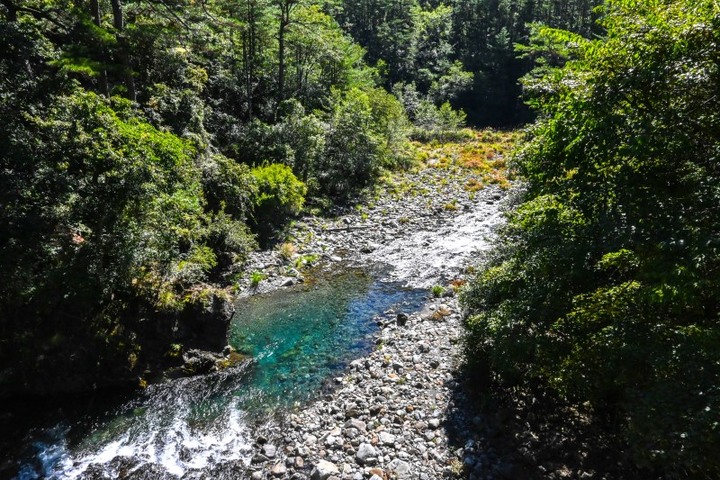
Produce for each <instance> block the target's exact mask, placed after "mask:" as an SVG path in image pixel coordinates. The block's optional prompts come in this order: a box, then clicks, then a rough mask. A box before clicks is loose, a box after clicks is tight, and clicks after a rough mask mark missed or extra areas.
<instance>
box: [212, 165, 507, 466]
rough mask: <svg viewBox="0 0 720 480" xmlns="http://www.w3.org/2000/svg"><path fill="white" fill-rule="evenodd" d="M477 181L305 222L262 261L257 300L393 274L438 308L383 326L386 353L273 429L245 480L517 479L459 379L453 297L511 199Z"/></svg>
mask: <svg viewBox="0 0 720 480" xmlns="http://www.w3.org/2000/svg"><path fill="white" fill-rule="evenodd" d="M471 179H472V175H471V174H469V173H468V172H467V171H449V170H445V169H434V168H427V169H425V170H422V171H420V172H417V173H413V174H406V175H404V176H402V177H399V178H396V179H395V180H394V181H391V182H390V183H388V184H386V185H385V186H384V187H383V188H382V189H381V190H380V191H379V192H378V193H377V194H375V195H374V196H370V197H369V198H368V200H367V201H366V202H365V203H364V204H361V206H359V207H355V208H349V209H345V210H338V211H337V212H336V215H335V216H333V217H332V218H319V217H307V218H303V219H301V220H300V221H299V222H297V223H296V225H295V226H294V228H293V229H292V231H291V233H290V236H289V237H290V239H291V241H290V245H287V244H286V245H285V246H284V247H281V248H278V249H275V250H272V251H266V252H260V253H258V254H256V255H254V256H253V258H252V259H251V261H250V270H254V271H256V272H259V273H261V274H262V276H263V278H264V279H263V280H262V281H260V282H259V283H257V284H255V283H253V282H252V281H251V280H250V279H249V278H248V279H246V280H245V281H244V282H243V283H242V284H241V285H242V287H243V288H244V289H245V292H246V294H254V293H257V292H266V291H269V290H274V289H277V288H284V287H287V286H290V285H292V284H294V283H296V282H302V281H304V278H303V273H302V266H303V265H304V263H314V264H316V265H318V266H319V268H322V267H323V266H329V265H332V264H340V265H347V266H364V267H369V266H373V265H384V266H386V268H385V269H383V270H382V272H383V276H384V278H386V279H387V280H393V281H398V280H399V281H402V282H403V283H405V284H406V285H408V286H413V287H422V288H428V299H427V302H426V303H425V305H424V307H423V308H422V310H420V311H394V310H389V311H386V312H385V313H384V314H383V315H380V316H378V317H376V318H375V319H374V320H375V321H376V322H377V323H378V324H379V325H380V326H381V330H380V332H379V335H378V338H377V341H376V345H377V347H376V349H375V350H374V351H373V352H372V353H370V354H369V355H368V356H366V357H364V358H360V359H357V360H355V361H353V362H352V363H351V364H350V365H349V366H348V367H347V369H346V370H345V372H344V374H343V375H341V376H338V377H336V378H334V379H332V380H331V381H330V382H329V385H328V388H327V389H326V390H325V392H324V393H323V394H322V396H321V398H318V399H317V400H316V401H314V402H312V403H310V404H308V405H301V406H298V408H297V409H296V410H295V411H294V412H291V413H290V414H288V416H287V417H286V418H283V419H281V420H279V423H277V424H276V423H274V422H271V423H270V424H267V425H264V426H263V427H262V428H261V429H260V430H259V433H258V434H257V437H256V439H255V444H254V445H253V454H252V460H251V464H250V466H249V467H246V468H243V469H242V470H243V473H242V475H243V476H246V477H248V478H252V479H256V480H257V479H266V478H290V479H305V478H310V479H313V480H328V479H330V480H338V479H344V480H350V479H352V480H361V479H372V480H387V479H392V478H407V479H436V478H460V477H462V478H472V479H475V478H477V479H480V478H515V477H516V474H517V473H518V472H517V471H516V470H515V468H514V467H513V466H512V464H508V463H506V462H503V461H501V460H500V459H499V458H498V456H497V455H496V454H495V453H494V452H493V449H492V448H491V447H490V446H489V444H487V443H486V440H485V438H484V437H483V435H482V434H480V433H478V432H487V431H488V430H487V428H484V427H485V423H486V422H485V420H484V419H483V418H482V417H481V416H476V415H474V414H473V413H472V408H471V405H470V402H469V401H468V398H467V394H466V392H465V391H464V388H463V384H462V381H461V379H460V377H459V372H458V370H459V366H460V364H461V361H462V358H461V357H462V344H461V337H462V324H461V313H460V311H459V306H458V302H457V299H456V298H455V292H454V288H453V287H457V286H459V285H461V284H462V283H463V281H464V276H465V272H466V268H467V266H468V265H470V264H471V263H472V262H473V259H475V258H476V256H477V254H478V252H480V251H482V250H484V249H486V248H487V247H488V245H489V243H488V240H489V238H490V237H491V236H492V234H493V231H494V229H495V228H496V227H497V226H498V225H499V224H500V222H501V221H502V214H501V206H502V204H503V199H504V198H505V197H506V191H505V190H503V189H501V188H499V187H497V186H488V187H486V188H484V189H481V190H477V191H472V190H473V189H469V188H467V185H473V184H474V182H472V181H471ZM335 267H337V265H335ZM430 287H433V288H432V290H431V289H430ZM226 467H227V468H233V469H239V468H240V466H239V465H235V466H234V467H229V466H226ZM235 471H238V470H235ZM218 473H220V472H218Z"/></svg>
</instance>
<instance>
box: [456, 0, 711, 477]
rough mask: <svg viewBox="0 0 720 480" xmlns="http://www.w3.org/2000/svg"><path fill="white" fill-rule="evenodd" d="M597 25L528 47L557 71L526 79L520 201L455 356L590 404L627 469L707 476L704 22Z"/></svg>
mask: <svg viewBox="0 0 720 480" xmlns="http://www.w3.org/2000/svg"><path fill="white" fill-rule="evenodd" d="M603 25H604V26H605V27H606V28H607V36H606V37H605V38H603V39H597V40H592V41H588V40H583V39H582V38H579V37H577V36H576V35H572V34H570V33H566V32H558V31H556V30H549V29H545V28H541V29H540V31H539V35H540V37H541V38H540V39H539V43H540V44H544V45H556V44H558V42H560V44H561V45H560V46H561V47H562V49H564V50H563V51H564V52H566V53H567V52H568V46H572V48H571V49H570V51H569V54H570V55H571V58H568V59H567V60H568V61H567V63H566V65H565V66H564V67H563V68H562V69H560V70H558V69H555V70H553V69H549V70H548V69H547V68H546V69H545V74H543V75H535V76H531V77H529V78H528V79H527V83H526V85H527V88H528V89H529V90H528V92H529V93H532V94H533V95H534V96H535V97H534V98H535V105H537V106H538V107H540V108H541V109H542V118H541V120H540V121H539V122H538V123H537V124H536V125H535V126H534V127H533V130H532V135H533V136H532V139H531V141H530V142H529V143H528V144H527V145H526V146H525V147H524V148H523V149H522V151H521V152H520V153H519V155H518V156H517V157H516V164H517V166H518V167H519V169H520V171H521V173H522V174H523V175H524V176H525V178H526V179H527V190H526V192H525V193H524V196H523V202H524V203H522V205H521V206H519V207H518V208H517V209H516V210H515V211H514V212H513V213H512V214H511V215H510V217H509V222H508V225H507V227H506V228H505V229H504V231H503V233H502V235H501V238H500V242H501V246H500V247H499V248H498V249H497V250H496V252H495V254H494V255H493V256H491V257H490V258H489V259H488V260H487V261H486V263H485V264H484V266H483V267H482V269H481V271H480V273H479V274H478V276H477V277H476V278H475V280H474V281H473V282H471V284H470V285H469V286H468V289H467V290H466V291H465V293H464V294H463V301H464V302H465V305H466V308H467V309H468V311H469V313H470V315H469V317H468V320H467V325H468V332H469V334H468V348H469V351H470V352H471V353H472V355H474V356H475V357H476V358H480V359H482V360H483V362H484V363H486V364H487V365H489V367H490V368H491V370H492V372H493V373H494V375H495V376H496V378H497V379H498V380H499V381H500V382H501V383H502V384H504V385H511V386H517V385H520V386H524V387H528V386H533V385H542V386H543V387H544V388H546V389H550V391H552V392H554V393H555V394H556V395H558V396H560V397H562V398H565V399H568V400H570V401H572V402H575V403H576V404H587V405H589V406H591V407H592V409H593V411H594V413H595V415H596V420H597V419H605V420H607V423H606V425H612V426H614V427H613V428H614V429H615V430H614V433H615V434H617V435H619V436H620V438H622V440H623V441H624V442H625V443H626V445H627V452H628V454H629V457H630V459H631V463H632V465H628V468H630V467H637V468H642V469H646V470H645V471H646V472H652V473H651V475H652V476H654V477H658V476H667V477H698V476H705V477H707V478H711V477H712V478H714V477H717V476H718V475H720V462H719V461H718V457H717V449H718V447H719V446H720V422H718V420H717V419H718V416H717V412H718V410H719V409H720V390H719V389H718V387H717V386H718V384H720V326H719V325H718V318H720V281H719V280H718V278H719V277H718V276H717V275H716V272H717V271H718V268H720V250H719V249H718V242H717V238H720V227H719V226H720V210H718V209H717V208H716V206H717V205H718V204H720V192H719V191H718V189H717V188H716V187H717V179H718V178H720V158H718V157H719V155H720V148H719V147H718V145H720V136H719V135H718V132H720V114H718V112H717V109H716V108H714V107H711V105H712V104H713V103H714V100H715V99H716V97H715V96H716V93H717V91H718V88H720V77H719V76H718V75H717V61H718V57H717V52H716V51H714V50H712V49H708V48H707V45H708V42H716V41H718V39H719V38H720V33H719V32H720V29H718V27H717V16H716V10H715V9H714V6H713V4H712V2H690V1H686V0H675V1H671V2H659V3H657V2H634V1H629V0H628V1H625V0H617V1H612V2H609V3H608V6H607V7H606V12H605V17H604V20H603ZM630 38H631V39H632V41H628V40H627V39H630ZM483 362H481V363H483Z"/></svg>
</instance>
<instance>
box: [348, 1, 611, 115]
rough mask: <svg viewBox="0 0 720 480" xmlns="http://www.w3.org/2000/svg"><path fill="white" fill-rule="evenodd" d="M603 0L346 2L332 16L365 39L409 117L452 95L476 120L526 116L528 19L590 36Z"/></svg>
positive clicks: (362, 41)
mask: <svg viewBox="0 0 720 480" xmlns="http://www.w3.org/2000/svg"><path fill="white" fill-rule="evenodd" d="M601 3H602V2H601V1H600V0H571V1H561V0H512V1H511V0H453V1H450V2H447V3H439V2H434V1H433V2H425V1H419V0H358V1H349V0H348V1H344V2H342V4H341V7H340V8H339V12H338V13H337V18H338V21H339V22H340V24H341V25H342V26H343V28H344V29H345V30H346V31H348V32H349V33H350V34H351V35H352V37H353V38H354V39H355V40H356V41H357V42H359V43H360V44H361V45H362V46H364V47H365V48H366V49H367V51H368V53H367V59H368V61H369V63H370V64H371V65H377V66H378V69H379V70H380V72H381V73H382V76H383V80H384V83H385V86H386V87H387V88H388V89H392V90H393V91H394V92H403V94H402V95H400V97H401V98H405V99H406V100H408V101H406V102H404V103H405V105H406V107H408V111H409V113H410V115H411V118H413V119H414V112H415V109H416V108H417V107H418V105H420V103H421V102H430V103H431V104H433V105H435V106H440V105H441V104H443V103H444V102H446V101H450V102H451V103H452V104H453V106H454V107H456V108H462V109H464V110H465V111H466V112H467V113H468V116H469V119H470V121H471V122H472V123H473V124H476V125H478V124H483V125H488V124H491V125H510V124H517V123H520V122H522V121H525V120H527V119H528V118H529V117H530V116H529V112H528V110H527V109H526V108H524V106H523V104H522V102H520V101H519V97H520V94H521V90H520V86H519V84H518V79H519V78H520V77H522V76H523V75H524V74H526V73H527V72H528V71H529V70H530V69H531V68H532V61H531V60H530V59H529V58H527V57H520V58H519V57H518V56H517V55H516V52H515V50H514V47H515V44H517V43H519V44H527V42H528V38H529V35H530V31H531V24H532V23H542V24H545V25H548V26H551V27H555V28H564V29H568V30H570V31H573V32H576V33H579V34H581V35H583V36H589V35H590V34H591V33H593V28H594V25H595V24H594V22H593V20H594V14H593V8H594V7H595V6H597V5H599V4H601Z"/></svg>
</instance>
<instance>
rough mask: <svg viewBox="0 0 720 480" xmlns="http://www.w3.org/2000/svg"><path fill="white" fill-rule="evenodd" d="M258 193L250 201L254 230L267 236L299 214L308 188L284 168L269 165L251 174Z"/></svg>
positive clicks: (253, 170)
mask: <svg viewBox="0 0 720 480" xmlns="http://www.w3.org/2000/svg"><path fill="white" fill-rule="evenodd" d="M251 174H252V176H253V178H254V179H255V183H256V186H257V193H255V198H254V199H253V205H254V213H253V220H254V223H255V226H256V228H257V229H258V230H259V231H260V232H261V233H262V234H263V235H265V234H268V233H269V232H270V231H271V230H272V229H273V228H274V227H277V226H279V225H280V224H281V223H282V222H284V221H286V220H287V218H288V217H289V216H292V215H297V214H298V213H300V210H301V209H302V207H303V205H304V204H305V194H306V193H307V187H306V186H305V184H304V183H303V182H301V181H300V180H298V179H297V177H296V176H295V174H293V172H292V169H291V168H290V167H288V166H286V165H280V164H277V163H275V164H271V165H265V166H262V167H255V168H253V169H252V170H251Z"/></svg>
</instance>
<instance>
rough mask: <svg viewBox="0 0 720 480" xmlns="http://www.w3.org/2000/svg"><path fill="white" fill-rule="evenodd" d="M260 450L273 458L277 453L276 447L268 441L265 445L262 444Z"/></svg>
mask: <svg viewBox="0 0 720 480" xmlns="http://www.w3.org/2000/svg"><path fill="white" fill-rule="evenodd" d="M260 451H261V452H262V454H263V455H265V456H266V457H267V458H275V455H277V447H276V446H275V445H272V444H270V443H266V444H265V445H263V446H262V448H260Z"/></svg>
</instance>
